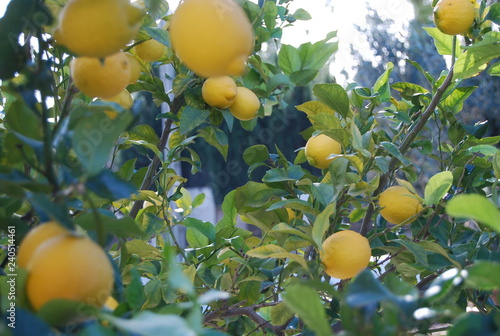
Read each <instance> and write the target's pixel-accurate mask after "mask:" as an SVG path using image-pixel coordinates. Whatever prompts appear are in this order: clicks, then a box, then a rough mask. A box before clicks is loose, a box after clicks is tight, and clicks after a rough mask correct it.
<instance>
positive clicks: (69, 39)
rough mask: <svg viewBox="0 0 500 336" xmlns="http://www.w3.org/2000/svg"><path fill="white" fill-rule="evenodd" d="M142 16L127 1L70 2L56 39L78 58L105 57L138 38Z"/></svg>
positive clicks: (60, 19) (63, 12) (137, 9)
mask: <svg viewBox="0 0 500 336" xmlns="http://www.w3.org/2000/svg"><path fill="white" fill-rule="evenodd" d="M142 16H143V11H142V10H141V9H140V8H138V7H135V6H133V5H131V4H130V2H129V1H128V0H70V1H68V3H67V4H66V5H65V6H64V8H63V9H62V11H61V12H60V14H59V24H58V26H57V28H56V30H55V32H54V37H55V40H56V42H57V43H58V44H62V45H64V46H65V47H66V48H68V49H69V50H70V51H71V52H73V53H75V54H76V55H78V56H89V57H100V58H101V57H106V56H109V55H112V54H115V53H116V52H118V51H119V50H121V49H123V48H124V47H125V46H126V45H127V43H128V42H130V41H131V40H133V39H134V38H135V36H136V35H137V33H138V31H139V28H140V24H141V20H142Z"/></svg>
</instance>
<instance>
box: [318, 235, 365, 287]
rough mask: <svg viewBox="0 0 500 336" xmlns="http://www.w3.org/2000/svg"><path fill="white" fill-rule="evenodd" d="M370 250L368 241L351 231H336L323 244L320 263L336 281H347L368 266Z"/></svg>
mask: <svg viewBox="0 0 500 336" xmlns="http://www.w3.org/2000/svg"><path fill="white" fill-rule="evenodd" d="M370 257H371V248H370V244H369V242H368V239H366V238H365V237H363V236H362V235H360V234H359V233H357V232H355V231H351V230H346V231H338V232H335V233H334V234H332V235H331V236H330V237H328V238H327V239H326V240H325V241H324V242H323V252H322V253H321V262H322V263H323V266H324V267H325V272H326V273H327V274H328V275H329V276H331V277H334V278H337V279H349V278H352V277H353V276H355V275H357V274H358V273H360V272H361V271H362V270H363V269H365V268H366V266H368V263H369V262H370Z"/></svg>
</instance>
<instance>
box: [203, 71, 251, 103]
mask: <svg viewBox="0 0 500 336" xmlns="http://www.w3.org/2000/svg"><path fill="white" fill-rule="evenodd" d="M237 92H238V90H237V87H236V83H235V82H234V80H233V79H232V78H231V77H229V76H217V77H209V78H208V79H207V80H206V81H205V82H204V83H203V87H202V88H201V95H202V96H203V100H205V102H206V103H207V104H208V105H210V106H213V107H217V108H220V109H225V108H228V107H229V106H231V105H232V104H233V103H234V100H235V99H236V93H237ZM259 104H260V103H259Z"/></svg>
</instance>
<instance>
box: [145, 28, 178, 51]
mask: <svg viewBox="0 0 500 336" xmlns="http://www.w3.org/2000/svg"><path fill="white" fill-rule="evenodd" d="M141 29H143V30H144V31H145V32H146V33H147V34H148V35H149V36H151V38H153V39H155V40H156V41H158V42H160V43H161V44H163V45H164V46H167V47H169V48H171V46H170V35H169V33H168V31H167V30H166V29H163V28H160V27H142V28H141Z"/></svg>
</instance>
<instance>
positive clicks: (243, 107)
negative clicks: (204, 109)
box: [229, 87, 260, 120]
mask: <svg viewBox="0 0 500 336" xmlns="http://www.w3.org/2000/svg"><path fill="white" fill-rule="evenodd" d="M259 108H260V100H259V97H257V95H256V94H255V93H253V91H252V90H250V89H247V88H246V87H237V88H236V99H235V100H234V102H233V103H232V104H231V106H229V112H231V114H232V115H233V116H234V117H235V118H236V119H239V120H251V119H253V118H254V117H255V116H256V115H257V112H258V111H259Z"/></svg>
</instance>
